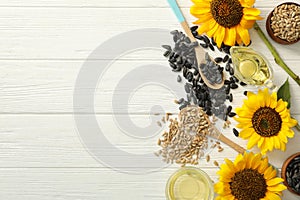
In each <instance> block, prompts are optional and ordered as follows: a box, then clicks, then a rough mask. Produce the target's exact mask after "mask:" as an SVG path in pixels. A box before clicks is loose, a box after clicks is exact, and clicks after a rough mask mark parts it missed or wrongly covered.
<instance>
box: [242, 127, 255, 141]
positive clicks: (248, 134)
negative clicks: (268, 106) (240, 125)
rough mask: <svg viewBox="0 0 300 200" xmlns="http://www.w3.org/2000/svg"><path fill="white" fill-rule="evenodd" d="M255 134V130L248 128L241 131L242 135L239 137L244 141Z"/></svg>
mask: <svg viewBox="0 0 300 200" xmlns="http://www.w3.org/2000/svg"><path fill="white" fill-rule="evenodd" d="M253 134H256V133H254V129H253V128H250V127H247V128H244V129H243V130H241V131H240V134H239V136H240V137H241V138H243V139H248V138H249V137H251V136H252V135H253Z"/></svg>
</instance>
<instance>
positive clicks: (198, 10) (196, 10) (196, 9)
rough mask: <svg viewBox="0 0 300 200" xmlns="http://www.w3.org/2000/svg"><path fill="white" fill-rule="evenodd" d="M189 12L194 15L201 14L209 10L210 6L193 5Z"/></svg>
mask: <svg viewBox="0 0 300 200" xmlns="http://www.w3.org/2000/svg"><path fill="white" fill-rule="evenodd" d="M190 12H191V14H192V15H194V16H196V17H197V15H203V14H207V13H209V12H210V8H209V7H202V6H201V7H199V6H197V5H193V6H192V7H191V9H190Z"/></svg>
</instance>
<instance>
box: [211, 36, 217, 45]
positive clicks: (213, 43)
mask: <svg viewBox="0 0 300 200" xmlns="http://www.w3.org/2000/svg"><path fill="white" fill-rule="evenodd" d="M210 40H211V43H212V45H214V46H216V45H217V43H216V42H215V40H214V38H211V39H210Z"/></svg>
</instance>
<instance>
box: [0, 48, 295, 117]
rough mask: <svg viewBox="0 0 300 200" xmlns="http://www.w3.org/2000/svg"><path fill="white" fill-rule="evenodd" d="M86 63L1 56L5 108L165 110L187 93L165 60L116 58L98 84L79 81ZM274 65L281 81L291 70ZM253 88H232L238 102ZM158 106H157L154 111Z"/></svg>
mask: <svg viewBox="0 0 300 200" xmlns="http://www.w3.org/2000/svg"><path fill="white" fill-rule="evenodd" d="M159 54H160V53H159ZM98 62H99V61H90V62H88V65H87V66H90V65H91V66H94V65H95V66H96V68H98V66H101V64H99V65H98V64H97V63H98ZM298 62H299V61H288V62H287V64H288V65H289V66H291V68H292V69H293V70H295V71H296V72H298V74H300V72H299V70H298V68H297V63H298ZM82 65H83V62H82V61H47V62H45V61H2V62H1V66H0V70H1V72H2V73H1V75H0V79H1V81H0V84H1V85H2V87H1V90H0V94H1V95H0V107H1V111H0V113H4V114H5V113H6V114H9V113H74V112H76V113H91V111H90V109H89V106H90V107H94V108H95V112H96V113H112V112H113V113H140V114H147V113H149V112H152V113H154V112H159V109H158V107H157V106H162V107H163V108H164V110H165V111H166V112H169V111H171V112H174V111H175V112H176V111H177V110H178V106H177V105H176V104H175V103H174V102H173V100H174V99H179V98H181V97H185V96H186V95H185V92H184V81H183V82H181V83H177V81H176V79H177V75H178V73H174V72H172V71H171V68H170V67H169V66H168V63H167V61H166V60H165V61H163V60H162V61H150V60H149V61H147V62H145V61H139V60H138V61H137V60H136V61H124V60H121V61H115V62H113V63H110V65H109V66H108V67H107V69H106V71H103V73H102V75H101V76H100V75H99V80H98V84H96V83H95V84H94V88H93V86H92V85H91V84H88V83H89V80H90V77H87V79H86V82H84V83H82V84H78V85H76V79H77V77H78V76H79V77H82V76H83V75H82V73H79V72H80V69H81V68H82ZM25 69H26V70H25ZM103 69H104V67H103ZM153 69H156V70H153ZM274 70H275V73H274V76H275V77H274V82H275V84H277V85H280V84H282V83H283V82H284V81H285V80H286V78H287V75H286V73H285V72H284V71H283V70H282V69H281V68H279V67H278V66H277V67H274ZM92 73H94V70H92ZM97 76H98V75H97ZM290 83H291V92H292V109H291V112H292V113H293V114H300V107H299V106H297V105H299V103H300V94H299V93H298V92H297V91H298V87H299V86H298V85H296V83H295V82H294V81H292V80H291V79H290ZM75 88H77V89H78V91H80V93H79V95H78V97H77V95H76V97H75V96H74V89H75ZM95 88H96V89H95ZM253 89H256V88H255V87H250V86H248V87H246V88H242V87H240V88H239V89H237V90H234V91H232V92H233V95H234V101H233V103H232V104H233V106H234V107H237V106H240V105H241V104H242V101H240V99H243V98H245V97H244V96H243V91H244V90H253ZM150 91H151V93H149V92H150ZM88 94H94V103H89V102H87V101H83V102H82V103H80V104H78V103H74V98H75V99H78V98H83V97H85V96H86V95H88ZM112 102H113V103H114V104H112ZM116 103H117V104H116ZM153 106H156V109H154V110H152V111H151V108H153ZM74 107H75V109H74Z"/></svg>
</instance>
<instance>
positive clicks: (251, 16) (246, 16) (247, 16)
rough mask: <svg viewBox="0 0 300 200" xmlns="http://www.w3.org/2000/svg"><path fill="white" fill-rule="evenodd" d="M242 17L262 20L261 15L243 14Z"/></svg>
mask: <svg viewBox="0 0 300 200" xmlns="http://www.w3.org/2000/svg"><path fill="white" fill-rule="evenodd" d="M243 18H244V19H246V20H262V19H263V18H262V17H261V16H254V15H244V16H243Z"/></svg>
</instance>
